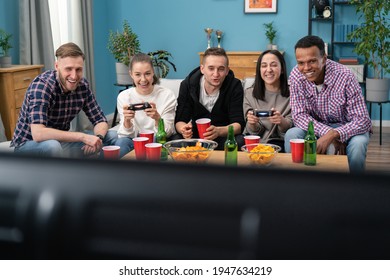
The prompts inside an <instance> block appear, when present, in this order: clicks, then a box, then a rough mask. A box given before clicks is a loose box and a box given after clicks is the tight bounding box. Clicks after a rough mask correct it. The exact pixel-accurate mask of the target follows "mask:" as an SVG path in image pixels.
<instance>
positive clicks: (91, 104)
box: [83, 79, 107, 126]
mask: <svg viewBox="0 0 390 280" xmlns="http://www.w3.org/2000/svg"><path fill="white" fill-rule="evenodd" d="M83 80H84V85H83V87H84V89H83V92H85V94H86V102H85V104H84V107H83V111H84V112H85V114H86V115H87V117H88V119H89V121H90V122H91V123H92V125H93V126H95V125H97V124H98V123H101V122H107V118H106V116H105V115H104V113H103V111H102V109H101V108H100V106H99V104H98V103H97V100H96V98H95V95H94V94H93V93H92V91H91V90H90V87H89V84H88V82H87V80H86V79H83Z"/></svg>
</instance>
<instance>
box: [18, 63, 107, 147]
mask: <svg viewBox="0 0 390 280" xmlns="http://www.w3.org/2000/svg"><path fill="white" fill-rule="evenodd" d="M81 110H83V111H84V112H85V114H86V115H87V117H88V119H89V120H90V122H91V123H92V124H93V126H95V125H96V124H98V123H100V122H107V119H106V117H105V116H104V114H103V112H102V110H101V109H100V107H99V105H98V103H97V101H96V99H95V96H94V95H93V94H92V92H91V90H90V88H89V84H88V82H87V80H86V79H85V78H82V79H81V81H80V83H79V85H78V87H77V89H76V90H75V91H72V92H68V93H64V92H63V91H62V88H61V86H60V83H59V81H58V80H57V71H55V70H49V71H46V72H44V73H42V74H40V75H39V76H37V77H36V78H35V79H34V81H33V82H32V83H31V84H30V86H29V87H28V89H27V92H26V96H25V98H24V101H23V105H22V108H21V109H20V113H19V119H18V122H17V124H16V128H15V131H14V136H13V139H12V142H11V147H12V146H15V147H19V146H20V145H22V144H23V143H24V142H26V141H31V140H33V138H32V135H31V128H30V125H31V124H43V125H44V126H46V127H50V128H54V129H59V130H64V131H68V130H69V129H70V122H71V121H72V120H73V119H74V118H75V116H77V114H78V113H79V112H80V111H81Z"/></svg>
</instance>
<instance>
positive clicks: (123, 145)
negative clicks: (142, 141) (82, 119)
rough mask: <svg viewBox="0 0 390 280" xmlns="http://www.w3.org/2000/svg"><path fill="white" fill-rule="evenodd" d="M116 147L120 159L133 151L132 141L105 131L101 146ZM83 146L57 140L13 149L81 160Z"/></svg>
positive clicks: (20, 151) (26, 144)
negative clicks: (118, 149) (117, 147)
mask: <svg viewBox="0 0 390 280" xmlns="http://www.w3.org/2000/svg"><path fill="white" fill-rule="evenodd" d="M109 145H117V146H119V147H120V157H123V156H124V155H125V154H127V153H129V152H130V151H131V150H133V149H134V145H133V140H131V138H129V137H122V138H118V134H117V132H116V131H114V130H109V131H107V134H106V136H105V137H104V139H103V146H109ZM83 146H84V143H82V142H60V141H57V140H46V141H42V142H36V141H27V142H25V143H24V144H23V145H22V146H19V147H17V148H15V153H27V154H33V155H38V156H49V157H72V158H83V157H85V156H84V151H83V150H82V149H81V148H82V147H83Z"/></svg>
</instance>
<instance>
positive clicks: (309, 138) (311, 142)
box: [304, 121, 317, 165]
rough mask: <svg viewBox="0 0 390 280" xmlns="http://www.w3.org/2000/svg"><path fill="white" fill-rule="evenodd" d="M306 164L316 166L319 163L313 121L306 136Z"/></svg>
mask: <svg viewBox="0 0 390 280" xmlns="http://www.w3.org/2000/svg"><path fill="white" fill-rule="evenodd" d="M304 162H305V165H316V163H317V138H316V136H315V134H314V125H313V121H310V122H309V126H308V129H307V133H306V136H305V147H304Z"/></svg>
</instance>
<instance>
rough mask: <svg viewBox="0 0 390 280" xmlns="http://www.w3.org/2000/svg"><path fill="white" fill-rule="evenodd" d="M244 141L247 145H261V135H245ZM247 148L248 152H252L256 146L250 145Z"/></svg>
mask: <svg viewBox="0 0 390 280" xmlns="http://www.w3.org/2000/svg"><path fill="white" fill-rule="evenodd" d="M244 140H245V145H249V144H259V143H260V136H259V135H245V136H244ZM247 147H248V151H250V150H252V149H253V148H254V147H255V145H250V146H247Z"/></svg>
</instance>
